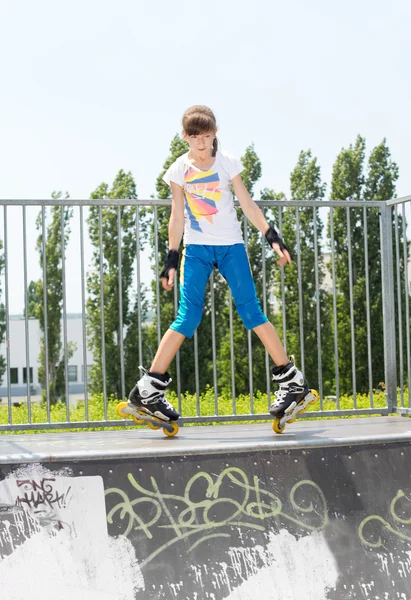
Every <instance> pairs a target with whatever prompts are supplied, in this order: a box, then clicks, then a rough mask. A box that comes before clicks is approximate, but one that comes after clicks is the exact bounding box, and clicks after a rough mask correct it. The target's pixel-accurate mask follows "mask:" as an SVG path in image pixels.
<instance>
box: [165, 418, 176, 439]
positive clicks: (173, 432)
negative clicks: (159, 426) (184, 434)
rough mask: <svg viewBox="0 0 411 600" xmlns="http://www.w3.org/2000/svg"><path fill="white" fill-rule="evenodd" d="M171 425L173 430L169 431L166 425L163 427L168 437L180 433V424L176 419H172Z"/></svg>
mask: <svg viewBox="0 0 411 600" xmlns="http://www.w3.org/2000/svg"><path fill="white" fill-rule="evenodd" d="M170 425H171V427H172V428H173V431H168V429H166V428H165V427H163V431H164V434H165V435H166V436H167V437H174V436H175V435H177V433H178V425H177V423H176V422H175V421H171V423H170Z"/></svg>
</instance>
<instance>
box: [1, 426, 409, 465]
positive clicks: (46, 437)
mask: <svg viewBox="0 0 411 600" xmlns="http://www.w3.org/2000/svg"><path fill="white" fill-rule="evenodd" d="M404 441H409V442H411V420H410V419H407V418H403V417H371V418H370V417H366V418H358V419H335V420H329V421H300V422H296V423H294V424H292V425H288V426H287V427H286V430H285V432H284V433H283V434H282V435H276V434H275V433H274V432H273V431H272V429H271V424H270V423H256V424H251V425H250V424H247V425H241V424H238V425H216V426H204V427H185V428H182V429H180V432H179V434H178V436H177V437H175V438H166V437H165V436H164V434H163V432H162V431H161V430H158V431H152V430H150V429H148V428H145V427H143V428H140V427H139V428H137V427H136V429H135V430H133V431H130V430H127V431H99V432H77V433H75V434H71V433H70V432H69V431H66V432H61V433H45V434H37V435H36V434H19V435H9V434H6V435H0V464H17V463H22V462H24V463H32V462H57V461H62V462H70V461H79V460H87V461H89V460H101V459H110V458H115V459H127V458H139V457H156V456H187V455H204V454H207V453H212V454H231V453H236V452H244V451H250V452H258V451H266V450H285V449H287V450H290V449H293V448H318V447H334V446H352V445H370V444H381V443H393V442H404Z"/></svg>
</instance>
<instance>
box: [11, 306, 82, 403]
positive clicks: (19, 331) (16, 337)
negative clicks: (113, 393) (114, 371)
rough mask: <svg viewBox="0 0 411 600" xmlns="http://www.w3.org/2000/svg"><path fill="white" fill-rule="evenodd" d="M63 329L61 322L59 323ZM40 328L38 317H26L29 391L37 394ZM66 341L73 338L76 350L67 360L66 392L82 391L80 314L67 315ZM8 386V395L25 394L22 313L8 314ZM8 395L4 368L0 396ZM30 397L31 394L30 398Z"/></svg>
mask: <svg viewBox="0 0 411 600" xmlns="http://www.w3.org/2000/svg"><path fill="white" fill-rule="evenodd" d="M61 331H62V332H63V323H62V324H61ZM41 338H42V332H41V330H40V324H39V321H38V319H29V320H28V345H29V357H30V360H29V368H30V382H31V385H30V393H31V395H33V396H40V395H41V383H40V382H39V378H38V369H39V354H40V347H41V346H40V345H41ZM67 341H68V342H73V343H74V345H75V347H76V350H75V351H74V354H73V356H72V357H71V358H70V360H69V364H68V383H69V394H81V393H83V392H84V365H83V319H82V315H81V314H68V315H67ZM9 346H10V389H11V395H12V396H19V397H25V396H27V361H26V322H25V318H24V316H21V315H11V316H10V339H9ZM6 348H7V346H6V341H5V342H4V343H2V344H1V345H0V354H1V355H2V356H4V357H5V358H6V355H7V352H6ZM91 364H92V354H91V352H90V351H89V350H87V365H88V366H89V367H90V365H91ZM6 396H8V381H7V371H6V373H5V374H4V377H3V381H2V382H1V385H0V397H3V398H4V397H6ZM33 399H34V398H33Z"/></svg>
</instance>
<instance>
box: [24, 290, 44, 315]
mask: <svg viewBox="0 0 411 600" xmlns="http://www.w3.org/2000/svg"><path fill="white" fill-rule="evenodd" d="M27 301H28V309H27V312H28V316H29V318H34V319H36V318H37V311H38V306H39V304H40V299H39V297H38V294H37V281H30V283H29V286H28V289H27ZM24 311H25V309H23V312H24Z"/></svg>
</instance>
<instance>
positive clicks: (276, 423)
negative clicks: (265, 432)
mask: <svg viewBox="0 0 411 600" xmlns="http://www.w3.org/2000/svg"><path fill="white" fill-rule="evenodd" d="M280 421H281V419H280V417H277V418H276V419H274V421H273V431H275V433H283V431H284V429H285V424H284V425H283V426H281V425H280Z"/></svg>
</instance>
